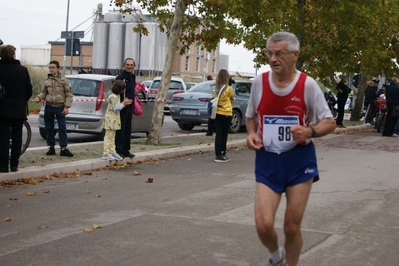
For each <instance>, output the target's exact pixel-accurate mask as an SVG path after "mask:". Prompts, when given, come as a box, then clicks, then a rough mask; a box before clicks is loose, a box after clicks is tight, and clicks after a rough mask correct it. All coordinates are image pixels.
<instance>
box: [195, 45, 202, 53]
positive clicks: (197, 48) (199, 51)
mask: <svg viewBox="0 0 399 266" xmlns="http://www.w3.org/2000/svg"><path fill="white" fill-rule="evenodd" d="M200 53H201V47H200V46H199V45H198V46H197V47H196V51H195V54H196V55H200Z"/></svg>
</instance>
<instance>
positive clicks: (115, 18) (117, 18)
mask: <svg viewBox="0 0 399 266" xmlns="http://www.w3.org/2000/svg"><path fill="white" fill-rule="evenodd" d="M104 21H105V22H121V21H122V14H121V13H119V12H118V11H110V12H107V13H105V14H104Z"/></svg>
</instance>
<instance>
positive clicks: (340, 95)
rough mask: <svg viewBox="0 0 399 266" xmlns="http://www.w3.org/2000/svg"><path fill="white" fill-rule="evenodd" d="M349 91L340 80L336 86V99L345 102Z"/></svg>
mask: <svg viewBox="0 0 399 266" xmlns="http://www.w3.org/2000/svg"><path fill="white" fill-rule="evenodd" d="M350 92H351V89H350V88H349V87H348V86H346V84H345V83H344V82H343V81H342V80H341V81H340V82H338V84H337V99H338V100H346V99H348V96H349V93H350Z"/></svg>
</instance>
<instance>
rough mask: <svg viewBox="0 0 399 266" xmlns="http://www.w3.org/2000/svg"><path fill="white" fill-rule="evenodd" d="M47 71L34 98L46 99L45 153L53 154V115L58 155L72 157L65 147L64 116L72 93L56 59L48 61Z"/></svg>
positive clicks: (36, 100)
mask: <svg viewBox="0 0 399 266" xmlns="http://www.w3.org/2000/svg"><path fill="white" fill-rule="evenodd" d="M49 72H50V73H49V74H48V75H47V79H46V80H45V81H44V84H43V86H42V89H41V92H40V94H39V95H37V96H36V98H35V102H40V101H43V100H44V101H46V107H45V108H44V126H45V129H46V135H47V145H48V146H49V150H48V151H47V153H46V155H55V148H54V146H55V139H54V116H55V117H56V118H57V122H58V135H59V137H60V147H61V151H60V156H66V157H73V154H72V153H71V152H70V151H69V150H68V149H67V146H68V137H67V132H66V123H65V116H66V115H67V114H68V112H69V108H70V107H71V105H72V100H73V94H72V91H71V87H70V86H69V81H68V79H67V78H66V77H65V76H64V75H62V74H61V72H60V63H59V62H58V61H55V60H54V61H50V63H49Z"/></svg>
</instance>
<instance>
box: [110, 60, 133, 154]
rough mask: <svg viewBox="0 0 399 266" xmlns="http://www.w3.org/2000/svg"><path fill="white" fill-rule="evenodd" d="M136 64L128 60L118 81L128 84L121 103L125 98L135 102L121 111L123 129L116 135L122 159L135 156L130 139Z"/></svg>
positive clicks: (121, 96) (117, 148)
mask: <svg viewBox="0 0 399 266" xmlns="http://www.w3.org/2000/svg"><path fill="white" fill-rule="evenodd" d="M135 67H136V63H135V62H134V60H133V58H126V59H125V62H124V63H123V71H122V73H121V74H119V75H118V76H117V77H116V79H117V80H123V81H125V83H126V90H125V93H122V94H121V95H120V98H121V102H123V100H124V99H125V98H129V99H132V100H133V103H132V104H128V105H126V106H125V108H123V109H122V110H121V111H120V117H121V129H120V130H117V131H116V135H115V146H116V152H117V153H118V154H119V155H120V156H121V157H122V158H124V157H128V158H133V157H134V156H135V155H134V154H133V153H130V139H131V134H132V118H133V108H134V97H136V95H137V92H136V90H135V87H136V76H135V75H134V68H135Z"/></svg>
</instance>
